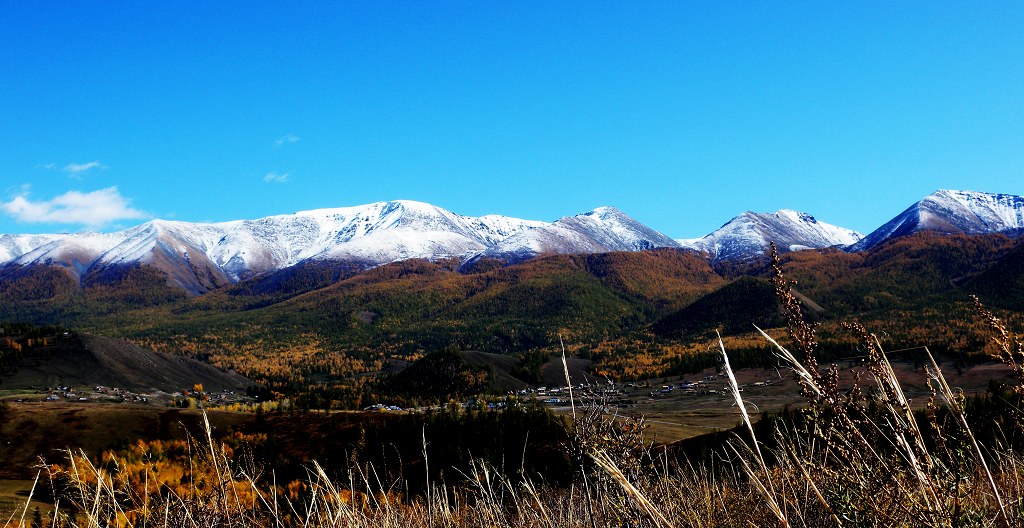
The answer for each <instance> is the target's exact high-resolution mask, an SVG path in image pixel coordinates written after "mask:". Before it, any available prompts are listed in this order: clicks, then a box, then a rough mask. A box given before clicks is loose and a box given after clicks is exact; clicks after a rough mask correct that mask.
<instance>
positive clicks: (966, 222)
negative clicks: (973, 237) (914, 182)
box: [849, 190, 1024, 251]
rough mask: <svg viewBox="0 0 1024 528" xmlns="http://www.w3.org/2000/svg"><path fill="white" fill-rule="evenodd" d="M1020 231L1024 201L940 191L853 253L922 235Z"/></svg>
mask: <svg viewBox="0 0 1024 528" xmlns="http://www.w3.org/2000/svg"><path fill="white" fill-rule="evenodd" d="M1020 229H1024V197H1021V196H1015V195H1012V194H992V193H983V192H976V191H953V190H939V191H935V192H934V193H932V194H930V195H928V196H926V197H925V198H924V199H922V200H921V201H919V202H917V203H915V204H913V205H911V206H910V207H908V208H907V209H906V210H905V211H903V212H902V213H900V214H899V215H898V216H896V217H895V218H893V219H892V220H890V221H888V222H886V223H885V224H884V225H883V226H882V227H879V228H878V229H876V230H874V231H872V232H871V233H870V234H869V235H868V236H866V237H864V239H863V240H861V241H859V242H857V243H856V244H854V245H852V246H850V248H849V249H850V250H851V251H861V250H865V249H870V248H873V247H875V246H877V245H879V244H881V243H883V242H885V241H887V240H890V239H892V238H896V237H901V236H905V235H909V234H913V233H917V232H919V231H934V232H937V233H950V234H951V233H965V234H979V233H1005V232H1013V231H1016V230H1020Z"/></svg>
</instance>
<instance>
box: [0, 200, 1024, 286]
mask: <svg viewBox="0 0 1024 528" xmlns="http://www.w3.org/2000/svg"><path fill="white" fill-rule="evenodd" d="M919 231H933V232H939V233H966V234H977V233H1004V234H1009V235H1011V236H1013V235H1016V234H1019V233H1020V232H1022V231H1024V197H1020V196H1015V195H1008V194H991V193H982V192H976V191H950V190H939V191H936V192H935V193H933V194H931V195H929V196H927V197H925V198H924V199H922V200H920V201H918V202H916V203H915V204H913V205H911V206H910V207H909V208H908V209H906V210H905V211H903V212H902V213H901V214H900V215H897V216H896V217H894V218H893V219H892V220H890V221H889V222H887V223H886V224H884V225H882V226H881V227H879V228H877V229H875V230H874V231H872V232H871V233H869V234H868V235H867V236H864V235H862V234H861V233H858V232H856V231H853V230H850V229H846V228H843V227H839V226H835V225H832V224H828V223H825V222H822V221H820V220H818V219H817V218H815V217H814V216H812V215H810V214H808V213H804V212H798V211H794V210H791V209H781V210H779V211H776V212H774V213H756V212H752V211H747V212H744V213H741V214H739V215H737V216H736V217H734V218H732V219H730V220H729V221H728V222H726V223H725V224H723V225H722V227H721V228H719V229H717V230H715V231H713V232H711V233H709V234H707V235H705V236H703V237H700V238H692V239H672V238H669V237H668V236H665V235H664V234H662V233H660V232H658V231H656V230H654V229H652V228H650V227H648V226H646V225H644V224H642V223H640V222H639V221H637V220H635V219H634V218H632V217H630V216H629V215H627V214H626V213H624V212H622V211H620V210H618V209H616V208H615V207H610V206H603V207H598V208H596V209H593V210H591V211H588V212H584V213H580V214H576V215H572V216H565V217H562V218H559V219H557V220H555V221H552V222H544V221H538V220H524V219H519V218H513V217H508V216H502V215H494V214H491V215H485V216H480V217H470V216H463V215H459V214H456V213H453V212H451V211H448V210H446V209H443V208H441V207H438V206H435V205H432V204H428V203H424V202H417V201H412V200H392V201H385V202H374V203H371V204H365V205H358V206H350V207H337V208H326V209H313V210H307V211H299V212H296V213H293V214H286V215H275V216H268V217H264V218H258V219H254V220H231V221H227V222H218V223H191V222H183V221H173V220H159V219H155V220H150V221H148V222H145V223H143V224H140V225H137V226H134V227H131V228H128V229H125V230H122V231H118V232H114V233H78V234H32V235H16V234H3V235H0V269H3V268H12V267H31V266H38V265H46V266H52V267H56V268H58V269H61V270H63V271H64V272H65V273H67V274H68V275H69V276H71V277H72V278H77V279H78V280H79V281H82V280H84V277H86V276H91V277H97V276H106V275H110V273H109V270H113V269H122V268H126V267H131V266H136V265H146V266H150V267H154V268H157V269H159V270H161V271H162V272H163V273H164V274H165V275H167V277H168V279H167V280H168V283H169V284H171V285H173V286H175V287H177V288H181V289H183V290H186V291H188V292H189V293H191V294H201V293H203V292H205V291H209V290H212V289H217V288H220V287H222V286H226V285H230V284H236V283H239V282H242V281H245V280H248V279H251V278H254V277H257V276H266V275H272V274H275V273H278V272H281V271H282V270H285V269H289V268H292V267H295V266H298V265H299V264H303V263H307V264H308V263H316V262H340V263H346V264H345V265H346V266H349V267H353V266H354V267H355V268H362V269H367V268H371V267H375V266H380V265H383V264H387V263H390V262H396V261H401V260H407V259H414V258H419V259H426V260H432V261H437V260H448V259H455V260H456V261H458V262H461V264H462V266H463V267H464V268H465V269H469V268H471V267H472V266H473V265H474V264H475V263H477V262H478V261H492V260H493V261H496V262H504V263H506V264H511V263H515V262H520V261H523V260H528V259H532V258H536V257H538V256H542V255H550V254H593V253H605V252H614V251H643V250H649V249H656V248H674V249H686V250H691V251H696V252H699V253H703V254H706V255H707V256H708V258H710V260H712V261H713V262H744V261H753V260H756V259H758V258H763V256H764V255H765V254H766V253H767V249H768V246H769V243H770V242H775V244H776V246H777V247H778V248H779V250H780V251H782V252H788V251H797V250H802V249H824V248H829V247H837V248H840V249H842V250H844V251H848V252H856V251H862V250H865V249H870V248H873V247H876V246H878V245H880V244H882V243H884V242H886V241H887V240H891V239H893V238H898V237H901V236H905V235H907V234H912V233H916V232H919Z"/></svg>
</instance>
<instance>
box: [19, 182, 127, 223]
mask: <svg viewBox="0 0 1024 528" xmlns="http://www.w3.org/2000/svg"><path fill="white" fill-rule="evenodd" d="M0 209H2V210H3V211H4V212H5V213H7V214H8V215H10V216H12V217H14V218H15V219H16V220H17V221H19V222H25V223H33V224H78V225H83V226H85V227H87V228H90V229H99V228H101V227H103V226H106V225H109V224H111V223H113V222H116V221H118V220H131V219H138V218H146V216H147V215H146V213H144V212H142V211H140V210H138V209H132V208H131V207H129V201H128V200H127V199H126V198H125V197H123V196H121V193H119V192H118V190H117V187H108V188H106V189H100V190H98V191H92V192H87V193H82V192H78V191H68V192H66V193H64V194H62V195H60V196H57V197H56V198H54V199H52V200H40V201H32V200H31V199H29V193H28V190H27V189H23V190H22V192H21V194H19V195H18V196H15V197H14V198H13V199H12V200H11V201H9V202H5V203H3V204H0Z"/></svg>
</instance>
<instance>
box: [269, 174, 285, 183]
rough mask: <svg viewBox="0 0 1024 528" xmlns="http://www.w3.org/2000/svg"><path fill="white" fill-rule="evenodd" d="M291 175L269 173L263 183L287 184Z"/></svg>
mask: <svg viewBox="0 0 1024 528" xmlns="http://www.w3.org/2000/svg"><path fill="white" fill-rule="evenodd" d="M288 176H289V174H288V173H287V172H285V173H281V174H278V173H276V172H268V173H267V174H266V176H264V177H263V181H265V182H267V183H285V182H287V181H288Z"/></svg>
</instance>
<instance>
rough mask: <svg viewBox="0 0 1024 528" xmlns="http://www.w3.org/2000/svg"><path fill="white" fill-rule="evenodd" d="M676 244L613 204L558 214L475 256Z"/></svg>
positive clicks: (512, 258) (511, 257)
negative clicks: (584, 211)
mask: <svg viewBox="0 0 1024 528" xmlns="http://www.w3.org/2000/svg"><path fill="white" fill-rule="evenodd" d="M658 247H680V246H679V244H678V243H677V242H676V241H675V240H672V239H671V238H669V237H667V236H665V235H663V234H661V233H659V232H657V231H655V230H653V229H651V228H649V227H647V226H645V225H643V224H641V223H640V222H637V221H636V220H634V219H633V218H632V217H630V216H629V215H627V214H625V213H623V212H622V211H619V210H618V209H616V208H614V207H599V208H597V209H594V210H593V211H589V212H586V213H581V214H578V215H575V216H567V217H564V218H560V219H559V220H556V221H555V222H553V223H551V224H543V225H538V226H534V227H532V228H530V229H526V230H523V231H520V232H519V233H516V234H514V235H512V236H509V237H507V238H506V239H504V240H502V241H500V242H498V243H497V244H495V245H493V246H492V247H490V248H488V249H487V250H485V251H483V252H480V253H478V254H477V255H475V256H474V258H477V257H490V258H497V259H501V260H505V261H509V262H517V261H522V260H526V259H530V258H533V257H536V256H538V255H544V254H553V253H562V254H566V253H603V252H607V251H641V250H645V249H653V248H658Z"/></svg>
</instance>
